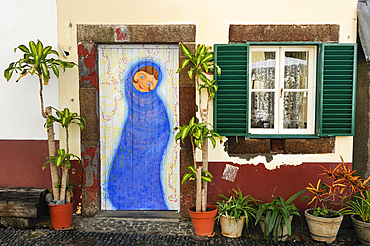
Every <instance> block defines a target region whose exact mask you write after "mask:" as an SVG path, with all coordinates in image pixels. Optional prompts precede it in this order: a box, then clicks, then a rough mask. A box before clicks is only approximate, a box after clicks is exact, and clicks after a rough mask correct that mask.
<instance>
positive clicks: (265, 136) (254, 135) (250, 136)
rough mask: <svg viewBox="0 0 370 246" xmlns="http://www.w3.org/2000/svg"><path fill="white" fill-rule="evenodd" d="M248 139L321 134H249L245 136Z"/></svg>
mask: <svg viewBox="0 0 370 246" xmlns="http://www.w3.org/2000/svg"><path fill="white" fill-rule="evenodd" d="M245 138H246V139H248V138H249V139H250V138H319V136H317V135H314V134H307V135H303V134H296V135H294V134H290V135H288V134H285V135H284V134H277V135H274V134H249V135H248V136H246V137H245Z"/></svg>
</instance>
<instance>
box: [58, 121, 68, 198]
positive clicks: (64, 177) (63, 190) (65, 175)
mask: <svg viewBox="0 0 370 246" xmlns="http://www.w3.org/2000/svg"><path fill="white" fill-rule="evenodd" d="M68 140H69V133H68V127H66V149H67V151H66V152H67V154H69V144H68ZM67 178H68V168H67V165H66V164H64V165H63V167H62V184H61V187H60V199H64V201H65V203H66V204H67V203H69V202H67V198H66V192H67Z"/></svg>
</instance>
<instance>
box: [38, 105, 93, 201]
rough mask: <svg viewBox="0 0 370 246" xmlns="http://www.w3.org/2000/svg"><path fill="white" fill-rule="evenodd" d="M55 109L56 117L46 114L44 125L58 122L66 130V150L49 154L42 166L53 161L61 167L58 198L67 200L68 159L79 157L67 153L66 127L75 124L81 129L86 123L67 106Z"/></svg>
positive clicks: (48, 125)
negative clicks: (56, 154) (52, 154)
mask: <svg viewBox="0 0 370 246" xmlns="http://www.w3.org/2000/svg"><path fill="white" fill-rule="evenodd" d="M52 108H53V107H52ZM53 109H54V110H55V111H56V115H57V117H55V116H53V115H49V116H48V121H47V122H46V123H45V126H46V127H47V128H48V127H50V126H51V125H53V123H54V122H59V123H60V124H61V126H62V127H63V128H64V129H65V131H66V147H67V151H65V150H64V149H59V150H58V156H57V157H54V156H49V157H47V158H46V161H45V163H44V166H43V168H45V166H46V164H47V163H55V165H56V166H57V167H59V166H60V167H61V169H62V180H61V186H60V196H59V198H60V199H63V200H65V201H67V199H65V198H66V188H67V178H68V170H69V169H70V168H71V164H70V162H69V160H70V159H71V158H72V157H73V158H77V159H78V160H79V161H81V159H80V158H79V157H78V156H76V155H74V154H71V153H69V134H68V128H69V126H70V125H71V124H76V125H78V126H79V127H80V130H81V131H82V130H83V129H84V125H85V124H86V121H85V119H84V118H82V117H81V116H79V115H78V114H77V113H71V112H70V111H69V109H68V108H65V109H64V110H63V111H59V110H57V109H56V108H53Z"/></svg>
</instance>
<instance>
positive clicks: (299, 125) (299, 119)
mask: <svg viewBox="0 0 370 246" xmlns="http://www.w3.org/2000/svg"><path fill="white" fill-rule="evenodd" d="M307 98H308V93H307V92H285V93H284V115H283V117H284V122H283V128H284V129H291V128H293V129H307Z"/></svg>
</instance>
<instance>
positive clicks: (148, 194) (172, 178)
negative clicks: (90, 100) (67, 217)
mask: <svg viewBox="0 0 370 246" xmlns="http://www.w3.org/2000/svg"><path fill="white" fill-rule="evenodd" d="M177 68H178V45H100V46H99V103H100V141H101V189H102V192H101V194H102V208H101V209H102V210H179V195H180V194H179V193H180V191H179V149H180V147H179V145H178V144H177V143H175V140H174V130H173V129H174V128H175V127H176V126H178V122H179V108H178V105H179V103H178V102H179V93H178V91H179V90H178V81H179V80H178V74H176V69H177Z"/></svg>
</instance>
